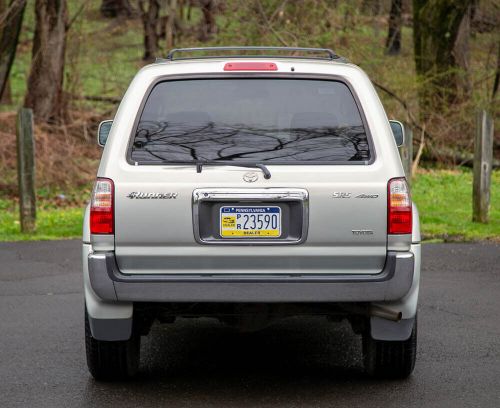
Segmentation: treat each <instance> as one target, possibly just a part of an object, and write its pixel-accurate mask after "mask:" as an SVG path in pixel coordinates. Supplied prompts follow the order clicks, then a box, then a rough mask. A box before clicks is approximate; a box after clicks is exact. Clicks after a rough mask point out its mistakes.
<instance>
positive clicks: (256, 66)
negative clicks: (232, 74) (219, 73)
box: [224, 62, 278, 71]
mask: <svg viewBox="0 0 500 408" xmlns="http://www.w3.org/2000/svg"><path fill="white" fill-rule="evenodd" d="M277 70H278V66H277V65H276V64H275V63H274V62H228V63H227V64H226V65H224V71H277Z"/></svg>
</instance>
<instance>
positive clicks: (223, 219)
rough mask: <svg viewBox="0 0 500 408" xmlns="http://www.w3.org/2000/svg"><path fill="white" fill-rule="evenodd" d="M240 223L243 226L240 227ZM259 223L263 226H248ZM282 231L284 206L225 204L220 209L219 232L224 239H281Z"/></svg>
mask: <svg viewBox="0 0 500 408" xmlns="http://www.w3.org/2000/svg"><path fill="white" fill-rule="evenodd" d="M266 216H269V218H266ZM273 224H275V226H274V225H273ZM238 225H240V226H241V228H238ZM259 225H262V227H260V228H247V227H252V226H253V227H258V226H259ZM264 225H265V226H266V228H264ZM243 227H245V228H243ZM269 227H271V228H269ZM282 233H283V225H282V208H281V207H280V206H277V205H226V206H224V205H223V206H221V207H220V209H219V234H220V236H221V238H222V239H240V240H241V239H243V240H253V239H256V240H259V239H279V238H280V237H281V235H282Z"/></svg>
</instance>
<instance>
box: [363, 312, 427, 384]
mask: <svg viewBox="0 0 500 408" xmlns="http://www.w3.org/2000/svg"><path fill="white" fill-rule="evenodd" d="M363 355H364V363H365V370H366V372H367V373H368V374H369V375H371V376H373V377H375V378H392V379H404V378H407V377H408V376H409V375H410V374H411V373H412V372H413V369H414V368H415V360H416V356H417V317H416V316H415V322H414V323H413V330H412V332H411V335H410V338H409V339H408V340H404V341H384V340H374V339H373V338H372V337H371V335H370V333H365V334H364V336H363Z"/></svg>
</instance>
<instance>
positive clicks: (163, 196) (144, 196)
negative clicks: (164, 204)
mask: <svg viewBox="0 0 500 408" xmlns="http://www.w3.org/2000/svg"><path fill="white" fill-rule="evenodd" d="M177 196H178V193H141V192H137V191H133V192H131V193H130V194H129V195H127V198H137V199H140V200H171V199H175V198H177Z"/></svg>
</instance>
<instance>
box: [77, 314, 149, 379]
mask: <svg viewBox="0 0 500 408" xmlns="http://www.w3.org/2000/svg"><path fill="white" fill-rule="evenodd" d="M140 343H141V337H140V336H139V335H132V337H131V338H130V340H127V341H102V340H96V339H94V338H93V337H92V334H91V331H90V324H89V318H88V314H87V308H85V349H86V352H87V366H88V368H89V371H90V374H92V376H93V377H94V378H95V379H96V380H101V381H115V380H125V379H128V378H131V377H133V376H134V375H135V374H136V373H137V371H138V369H139V358H140Z"/></svg>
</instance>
